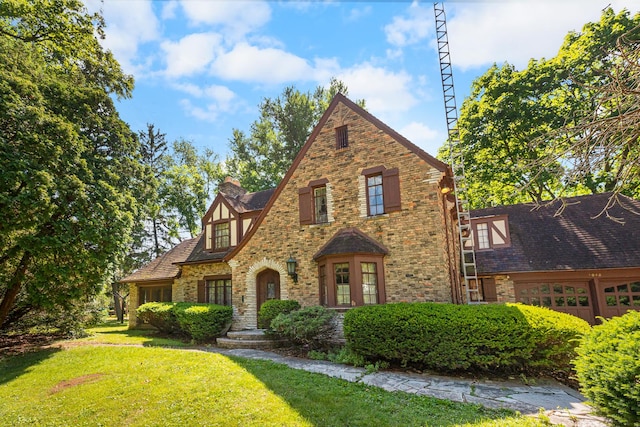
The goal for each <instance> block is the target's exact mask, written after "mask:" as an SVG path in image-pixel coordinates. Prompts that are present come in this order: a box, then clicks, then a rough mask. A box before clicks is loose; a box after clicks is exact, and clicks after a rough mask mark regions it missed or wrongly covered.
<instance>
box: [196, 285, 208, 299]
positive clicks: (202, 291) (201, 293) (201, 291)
mask: <svg viewBox="0 0 640 427" xmlns="http://www.w3.org/2000/svg"><path fill="white" fill-rule="evenodd" d="M198 302H200V303H203V302H207V283H206V282H205V281H204V280H198Z"/></svg>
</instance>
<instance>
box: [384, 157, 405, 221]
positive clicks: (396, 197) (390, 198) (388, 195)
mask: <svg viewBox="0 0 640 427" xmlns="http://www.w3.org/2000/svg"><path fill="white" fill-rule="evenodd" d="M382 199H383V200H382V202H383V204H384V213H391V212H397V211H400V210H402V202H401V200H400V173H399V171H398V168H392V169H387V170H385V171H383V172H382Z"/></svg>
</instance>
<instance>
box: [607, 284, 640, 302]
mask: <svg viewBox="0 0 640 427" xmlns="http://www.w3.org/2000/svg"><path fill="white" fill-rule="evenodd" d="M604 295H605V303H606V304H607V306H609V307H616V306H624V307H631V306H633V307H635V308H636V309H637V308H639V307H640V281H638V282H633V283H624V284H621V285H617V286H609V287H606V288H604Z"/></svg>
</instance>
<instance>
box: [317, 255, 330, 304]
mask: <svg viewBox="0 0 640 427" xmlns="http://www.w3.org/2000/svg"><path fill="white" fill-rule="evenodd" d="M318 277H319V279H320V303H321V304H322V305H324V306H328V305H329V296H328V293H327V266H326V265H321V266H320V271H319V273H318Z"/></svg>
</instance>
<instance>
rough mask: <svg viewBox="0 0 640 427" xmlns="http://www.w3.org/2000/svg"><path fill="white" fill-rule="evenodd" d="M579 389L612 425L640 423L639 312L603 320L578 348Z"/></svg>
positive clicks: (638, 424)
mask: <svg viewBox="0 0 640 427" xmlns="http://www.w3.org/2000/svg"><path fill="white" fill-rule="evenodd" d="M577 353H578V357H577V358H576V359H575V362H574V363H575V367H576V373H577V377H578V381H579V383H580V387H581V391H582V393H583V394H584V395H585V396H586V397H587V398H588V399H589V400H591V401H592V402H593V404H594V406H595V408H596V410H597V411H598V412H599V413H600V414H601V415H603V416H605V417H607V418H609V419H610V420H611V421H612V424H613V425H615V426H640V358H638V355H640V312H637V311H629V312H628V313H627V314H625V315H624V316H621V317H613V318H612V319H610V320H604V321H603V323H602V324H601V325H598V326H594V327H593V329H592V331H591V332H590V333H589V334H587V335H585V337H584V338H583V340H582V341H581V343H580V345H579V346H578V348H577Z"/></svg>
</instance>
